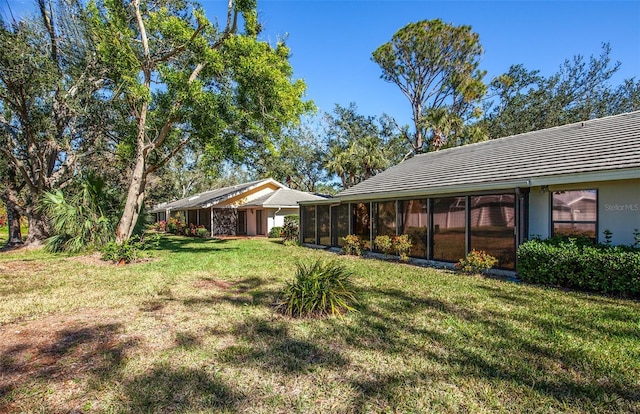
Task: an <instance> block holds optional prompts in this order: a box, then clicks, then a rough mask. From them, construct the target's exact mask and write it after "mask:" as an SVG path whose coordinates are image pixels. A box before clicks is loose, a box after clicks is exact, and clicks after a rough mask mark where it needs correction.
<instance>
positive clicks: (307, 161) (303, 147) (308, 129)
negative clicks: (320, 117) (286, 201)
mask: <svg viewBox="0 0 640 414" xmlns="http://www.w3.org/2000/svg"><path fill="white" fill-rule="evenodd" d="M318 128H319V127H318V126H317V125H313V124H311V123H307V124H303V125H298V126H295V127H293V128H289V129H287V130H286V131H285V132H284V133H283V138H282V140H281V142H279V145H278V146H277V148H276V149H275V151H273V152H268V151H267V152H266V153H264V154H259V155H260V156H259V159H256V160H254V161H253V162H252V165H253V167H254V168H256V169H257V171H258V175H259V176H260V177H272V178H274V179H275V180H277V181H281V182H283V183H286V184H287V185H288V186H289V187H290V188H293V189H296V190H300V191H308V192H318V191H326V190H327V189H328V187H327V180H328V173H327V170H326V169H325V166H324V147H323V142H321V137H320V134H321V131H319V129H318Z"/></svg>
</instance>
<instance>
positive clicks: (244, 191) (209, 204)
mask: <svg viewBox="0 0 640 414" xmlns="http://www.w3.org/2000/svg"><path fill="white" fill-rule="evenodd" d="M266 184H275V185H276V186H277V187H280V188H282V187H283V186H282V184H280V183H279V182H277V181H276V180H274V179H273V178H269V179H267V180H262V181H258V182H256V183H255V184H253V185H250V186H249V187H246V188H243V189H242V190H239V191H236V192H233V193H229V194H227V195H225V196H223V197H218V198H216V199H215V201H212V202H209V203H207V204H201V205H199V206H198V207H199V208H210V207H213V206H216V205H218V204H220V203H222V202H224V201H227V200H229V199H231V198H234V197H237V196H239V195H240V194H242V193H246V192H248V191H251V190H255V189H256V188H258V187H260V186H263V185H266ZM207 201H210V200H207ZM238 207H242V205H239V206H238Z"/></svg>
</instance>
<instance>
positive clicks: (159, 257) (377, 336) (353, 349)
mask: <svg viewBox="0 0 640 414" xmlns="http://www.w3.org/2000/svg"><path fill="white" fill-rule="evenodd" d="M5 237H6V236H5ZM151 254H152V255H153V259H151V260H148V261H146V262H143V263H137V264H132V265H128V266H114V265H110V264H105V263H103V262H101V261H100V260H99V259H98V257H97V256H82V257H65V256H53V255H49V254H47V253H44V252H42V251H38V250H32V251H28V250H18V251H13V252H3V253H0V412H16V413H17V412H20V413H22V412H61V413H65V412H76V413H77V412H83V413H90V412H203V413H204V412H230V413H232V412H250V413H283V412H305V413H307V412H310V413H314V412H315V413H328V412H336V413H368V412H389V413H391V412H402V413H409V412H414V413H418V412H437V413H447V412H452V413H453V412H456V413H457V412H472V413H483V412H505V413H512V412H526V413H531V412H540V413H557V412H573V413H583V412H599V413H603V412H612V413H613V412H639V411H640V303H638V302H637V301H630V300H621V299H613V298H608V297H603V296H597V295H587V294H582V293H575V292H565V291H560V290H554V289H545V288H539V287H535V286H527V285H521V284H515V283H509V282H502V281H497V280H492V279H486V278H481V277H470V276H463V275H459V274H454V273H451V272H448V271H439V270H433V269H424V268H419V267H414V266H409V265H403V264H397V263H386V262H381V261H374V260H366V259H362V258H353V257H337V258H338V260H341V261H342V262H344V263H345V264H346V266H347V267H348V269H349V270H351V271H353V272H354V274H355V275H356V278H355V283H356V284H357V286H358V287H359V289H360V293H361V299H360V304H359V306H358V307H359V312H357V313H352V314H348V315H346V316H345V317H344V318H343V319H340V318H328V319H324V320H310V319H307V320H294V319H289V318H286V317H284V316H281V315H279V314H277V313H275V312H274V310H273V307H272V304H273V302H274V300H275V297H276V295H277V292H278V290H279V289H281V288H282V287H283V285H284V281H285V280H287V279H289V278H290V277H292V275H293V273H294V271H295V263H296V261H300V260H305V261H306V260H313V259H315V258H319V257H326V258H336V256H335V255H332V254H330V253H327V252H322V251H314V250H310V249H304V248H298V247H285V246H282V245H281V244H278V243H276V242H273V241H272V240H267V239H260V240H228V241H213V240H209V241H204V240H199V239H186V238H178V237H168V238H166V239H164V240H163V242H162V245H161V248H160V249H157V250H155V251H153V252H152V253H151Z"/></svg>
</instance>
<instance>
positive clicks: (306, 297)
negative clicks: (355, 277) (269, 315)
mask: <svg viewBox="0 0 640 414" xmlns="http://www.w3.org/2000/svg"><path fill="white" fill-rule="evenodd" d="M296 266H297V270H296V275H295V279H294V280H292V281H288V282H287V284H286V287H285V288H284V290H283V291H282V292H281V300H280V302H278V304H277V308H278V309H279V310H280V311H281V312H283V313H284V314H285V315H288V316H293V317H306V316H323V315H328V314H331V315H334V316H335V315H342V314H343V313H344V312H347V311H351V310H354V308H353V307H352V304H353V303H356V302H357V299H356V294H355V287H354V285H353V283H352V282H351V278H352V274H351V272H349V271H347V270H346V269H345V267H344V266H342V265H341V264H339V263H337V262H335V261H329V262H327V261H323V260H317V261H315V262H313V263H311V264H309V265H306V264H304V263H298V264H297V265H296Z"/></svg>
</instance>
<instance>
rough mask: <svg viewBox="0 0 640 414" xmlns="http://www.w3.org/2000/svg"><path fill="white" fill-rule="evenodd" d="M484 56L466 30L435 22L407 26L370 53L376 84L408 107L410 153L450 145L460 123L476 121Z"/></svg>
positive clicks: (473, 35) (459, 130) (474, 36)
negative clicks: (392, 88)
mask: <svg viewBox="0 0 640 414" xmlns="http://www.w3.org/2000/svg"><path fill="white" fill-rule="evenodd" d="M482 53H483V50H482V46H481V45H480V40H479V36H478V34H476V33H474V32H472V31H471V27H470V26H464V25H463V26H454V25H453V24H447V23H444V22H443V21H442V20H440V19H434V20H423V21H419V22H416V23H410V24H408V25H406V26H405V27H403V28H401V29H400V30H398V31H397V32H396V33H395V34H394V35H393V36H392V38H391V40H390V41H389V42H387V43H385V44H383V45H382V46H380V47H379V48H378V49H376V50H375V51H374V52H373V60H374V61H375V62H376V63H377V64H378V65H379V66H380V68H381V69H382V75H381V78H382V79H384V80H385V81H387V82H391V83H394V84H396V85H397V86H398V87H399V88H400V91H401V92H402V93H403V94H404V95H405V96H406V97H407V99H408V100H409V102H410V104H411V111H412V119H413V126H414V132H413V136H410V134H409V132H408V131H407V130H406V129H405V130H404V134H405V136H406V138H407V140H408V141H409V142H410V144H411V146H412V148H413V150H414V151H415V152H422V151H428V150H437V149H439V148H441V147H443V146H445V145H446V142H447V141H448V140H451V141H453V142H455V141H456V140H457V139H458V138H457V137H459V135H461V134H462V127H463V126H464V124H465V122H466V121H468V120H469V119H472V118H477V117H478V116H479V115H480V111H479V99H480V98H481V97H482V96H484V94H485V91H486V86H485V84H484V83H483V81H482V79H483V77H484V75H485V72H484V71H481V70H480V69H479V68H478V67H479V64H480V57H481V56H482Z"/></svg>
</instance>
